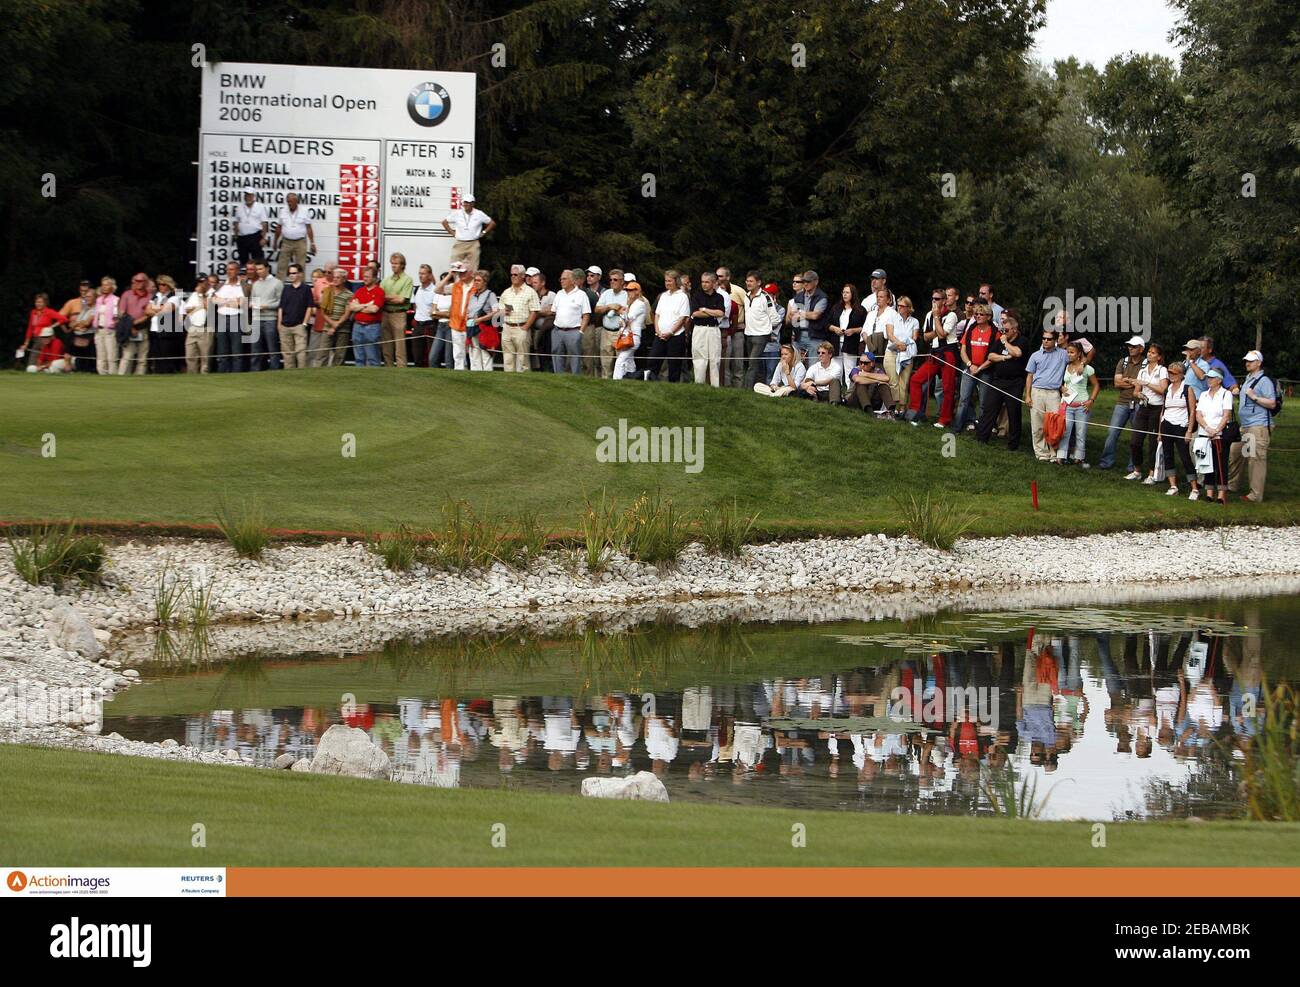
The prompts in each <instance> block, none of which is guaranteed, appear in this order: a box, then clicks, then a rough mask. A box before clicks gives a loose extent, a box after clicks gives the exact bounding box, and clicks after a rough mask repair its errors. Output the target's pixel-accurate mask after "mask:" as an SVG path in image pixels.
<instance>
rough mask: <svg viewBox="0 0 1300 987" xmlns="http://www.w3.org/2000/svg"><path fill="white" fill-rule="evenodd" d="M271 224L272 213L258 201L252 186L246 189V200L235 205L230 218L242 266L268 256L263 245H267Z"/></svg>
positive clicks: (237, 255)
mask: <svg viewBox="0 0 1300 987" xmlns="http://www.w3.org/2000/svg"><path fill="white" fill-rule="evenodd" d="M270 225H271V215H270V213H268V212H267V211H266V206H264V205H262V203H260V202H258V201H257V195H256V194H255V193H254V192H253V190H252V189H251V188H246V189H244V201H243V202H240V203H237V204H236V205H235V212H234V217H233V218H232V219H231V220H230V231H231V232H232V233H234V234H235V256H236V257H238V258H239V263H240V265H241V266H242V265H244V264H247V263H248V262H249V261H250V260H262V259H263V258H264V257H265V256H266V255H265V254H264V253H262V247H264V246H265V245H266V233H267V230H268V228H269V227H270Z"/></svg>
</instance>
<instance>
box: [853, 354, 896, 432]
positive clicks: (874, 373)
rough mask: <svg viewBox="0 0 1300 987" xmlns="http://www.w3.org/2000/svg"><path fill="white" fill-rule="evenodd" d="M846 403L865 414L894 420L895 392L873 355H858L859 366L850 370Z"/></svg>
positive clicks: (887, 376)
mask: <svg viewBox="0 0 1300 987" xmlns="http://www.w3.org/2000/svg"><path fill="white" fill-rule="evenodd" d="M844 403H845V405H847V406H848V407H850V408H861V409H862V410H863V411H864V412H865V411H874V412H875V415H876V417H877V418H881V419H886V420H888V421H893V420H894V412H893V410H892V409H893V408H894V392H893V390H892V389H891V388H890V386H889V374H887V373H885V371H884V370H883V369H882V368H881V367H880V366H879V365H878V364H877V363H876V358H875V357H874V356H873V355H872V354H870V353H860V354H858V362H857V366H855V367H852V368H850V369H849V391H848V396H847V397H846V398H845V399H844Z"/></svg>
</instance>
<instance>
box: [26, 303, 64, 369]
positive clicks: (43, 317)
mask: <svg viewBox="0 0 1300 987" xmlns="http://www.w3.org/2000/svg"><path fill="white" fill-rule="evenodd" d="M67 323H68V319H67V317H66V316H64V315H63V314H61V313H60V312H57V311H55V310H54V309H52V308H50V296H49V295H47V294H46V293H45V292H43V291H42V292H40V293H39V294H38V295H37V296H36V297H35V298H34V299H32V310H31V312H29V313H28V314H27V334H26V335H25V336H23V345H22V347H21V348H20V351H21V353H22V355H23V356H26V357H27V366H29V367H34V366H36V365H37V363H38V362H39V361H40V356H41V351H42V350H43V349H45V347H46V346H48V345H49V344H50V342H51V341H52V340H54V339H55V338H56V336H55V333H54V327H55V326H62V325H67Z"/></svg>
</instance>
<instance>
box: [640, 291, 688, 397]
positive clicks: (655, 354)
mask: <svg viewBox="0 0 1300 987" xmlns="http://www.w3.org/2000/svg"><path fill="white" fill-rule="evenodd" d="M681 283H682V279H681V274H680V273H679V272H677V271H665V272H664V291H663V294H662V295H660V296H659V300H658V301H657V302H655V312H654V329H655V340H654V345H652V346H651V347H650V369H649V370H648V371H647V373H646V379H647V380H658V379H659V368H660V367H661V366H662V365H663V362H664V360H667V361H668V380H669V381H670V382H672V383H674V384H676V383H677V382H678V381H679V380H680V379H681V376H682V363H683V362H684V361H685V360H686V326H687V324H688V323H689V322H690V321H691V302H690V299H689V298H688V297H687V295H686V292H684V291H683V290H682V288H681Z"/></svg>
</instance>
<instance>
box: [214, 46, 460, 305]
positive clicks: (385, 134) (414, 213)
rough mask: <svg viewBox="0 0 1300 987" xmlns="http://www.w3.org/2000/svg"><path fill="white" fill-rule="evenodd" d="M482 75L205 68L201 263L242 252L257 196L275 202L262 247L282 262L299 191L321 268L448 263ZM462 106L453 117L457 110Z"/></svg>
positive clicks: (246, 65) (353, 270)
mask: <svg viewBox="0 0 1300 987" xmlns="http://www.w3.org/2000/svg"><path fill="white" fill-rule="evenodd" d="M475 81H476V80H475V76H474V74H473V73H472V72H428V71H406V70H391V69H351V68H326V67H320V66H308V65H271V64H259V63H251V62H238V63H236V62H215V63H212V64H209V65H207V66H205V68H204V73H203V104H202V123H201V125H200V130H199V162H200V171H199V201H198V208H199V222H198V254H197V258H196V260H197V265H198V270H200V271H203V272H210V271H215V270H219V269H220V268H221V266H222V265H223V264H224V263H225V262H226V261H228V260H233V259H235V254H236V251H235V237H236V231H235V230H234V228H233V222H232V220H233V216H234V209H235V206H236V205H237V204H238V203H239V202H240V201H241V199H242V198H243V196H244V194H245V191H246V190H248V191H251V192H252V193H253V195H254V196H255V197H256V199H257V200H258V201H260V202H261V203H262V204H263V205H265V206H266V208H267V211H268V213H269V214H270V219H271V224H272V225H271V229H270V231H269V234H268V236H267V242H266V244H265V247H264V249H263V252H264V253H265V255H266V256H267V258H268V259H269V260H270V261H271V263H272V267H273V269H274V268H276V267H277V266H278V264H277V260H278V258H277V255H276V251H275V250H274V249H273V244H274V242H275V233H276V227H275V219H276V216H277V214H278V213H279V211H280V210H281V208H283V207H284V204H285V199H286V197H287V196H288V195H289V193H290V192H294V193H296V194H297V196H298V200H299V208H300V209H302V210H305V212H306V214H307V218H308V220H309V221H310V222H311V224H312V233H313V234H314V236H315V242H316V248H317V249H316V253H315V254H313V255H311V256H309V257H308V259H307V268H308V270H311V269H314V268H316V267H323V266H327V265H328V266H340V267H343V268H345V269H346V271H347V272H348V276H349V277H350V278H354V279H359V278H360V277H361V274H362V271H363V269H364V267H365V265H366V264H368V263H370V262H371V261H375V260H378V261H380V262H381V263H382V262H384V261H385V260H386V257H387V255H389V254H391V253H393V252H394V251H401V252H402V253H404V254H406V257H407V266H408V268H409V269H410V270H412V271H414V270H416V269H417V268H418V266H419V265H420V264H426V263H427V264H430V265H431V266H432V267H433V269H434V272H435V273H441V272H442V271H445V270H446V269H447V266H448V260H449V258H450V255H451V239H450V238H449V237H448V236H447V234H446V231H444V230H443V228H442V220H443V219H444V218H445V217H446V216H447V215H448V214H449V213H450V212H451V211H452V210H453V209H456V208H459V206H460V204H461V197H462V196H463V195H465V194H466V193H468V192H473V191H474V123H475ZM453 107H454V108H455V109H454V112H453Z"/></svg>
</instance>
